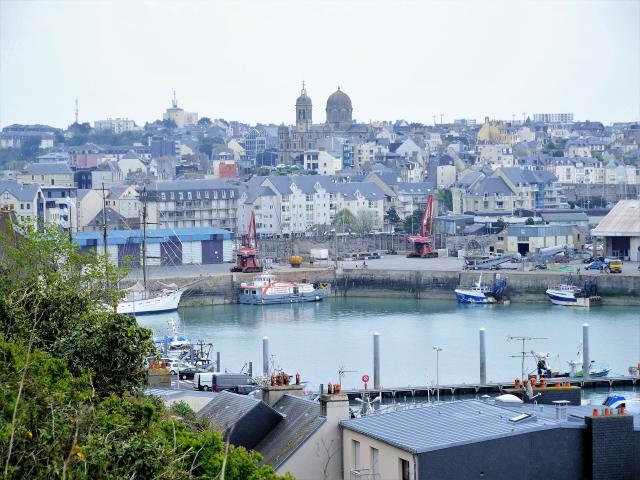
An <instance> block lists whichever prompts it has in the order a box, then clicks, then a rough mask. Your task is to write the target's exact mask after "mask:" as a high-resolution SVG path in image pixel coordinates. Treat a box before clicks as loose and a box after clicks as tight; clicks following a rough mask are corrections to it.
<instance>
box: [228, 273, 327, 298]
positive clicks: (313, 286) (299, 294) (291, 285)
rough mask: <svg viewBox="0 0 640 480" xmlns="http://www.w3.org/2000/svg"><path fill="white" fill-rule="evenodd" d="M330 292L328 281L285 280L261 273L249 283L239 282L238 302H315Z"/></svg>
mask: <svg viewBox="0 0 640 480" xmlns="http://www.w3.org/2000/svg"><path fill="white" fill-rule="evenodd" d="M330 293H331V286H330V285H329V284H328V283H307V282H287V281H282V280H276V279H275V278H274V277H273V275H271V274H269V273H263V274H262V275H258V276H256V277H255V278H254V279H253V281H252V282H250V283H241V284H240V292H239V294H238V303H241V304H245V305H266V304H270V303H299V302H317V301H319V300H322V299H323V298H326V297H328V296H329V294H330Z"/></svg>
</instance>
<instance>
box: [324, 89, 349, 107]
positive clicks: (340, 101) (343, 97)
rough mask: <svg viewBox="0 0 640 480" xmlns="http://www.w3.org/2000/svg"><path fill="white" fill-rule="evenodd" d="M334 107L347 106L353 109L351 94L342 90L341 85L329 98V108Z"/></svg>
mask: <svg viewBox="0 0 640 480" xmlns="http://www.w3.org/2000/svg"><path fill="white" fill-rule="evenodd" d="M332 108H337V109H342V108H346V109H349V110H351V109H352V107H351V99H350V98H349V95H347V94H346V93H344V92H343V91H342V90H340V87H338V90H336V91H335V92H333V93H332V94H331V95H330V96H329V98H328V99H327V110H329V109H332Z"/></svg>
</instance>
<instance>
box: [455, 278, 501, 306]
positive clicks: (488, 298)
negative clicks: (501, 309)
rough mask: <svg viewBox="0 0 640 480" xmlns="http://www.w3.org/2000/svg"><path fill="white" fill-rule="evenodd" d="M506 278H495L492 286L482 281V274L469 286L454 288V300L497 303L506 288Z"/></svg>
mask: <svg viewBox="0 0 640 480" xmlns="http://www.w3.org/2000/svg"><path fill="white" fill-rule="evenodd" d="M506 285H507V281H506V279H502V280H496V281H495V282H494V284H493V285H492V286H489V285H484V284H483V283H482V274H480V279H479V280H478V282H477V283H475V284H474V285H472V286H471V287H466V288H464V287H460V288H456V289H455V290H454V292H455V293H456V300H458V302H459V303H497V302H498V301H499V300H500V299H501V297H502V294H503V293H504V290H505V288H506Z"/></svg>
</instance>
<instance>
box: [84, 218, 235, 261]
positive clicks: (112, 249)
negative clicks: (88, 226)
mask: <svg viewBox="0 0 640 480" xmlns="http://www.w3.org/2000/svg"><path fill="white" fill-rule="evenodd" d="M74 241H75V243H76V244H77V245H78V246H79V247H80V249H81V250H82V251H85V252H98V253H103V252H104V250H103V249H104V240H103V233H102V232H99V231H96V232H79V233H77V234H75V235H74ZM141 249H142V230H110V231H108V232H107V253H108V255H109V261H110V262H111V263H113V264H114V265H116V264H117V265H118V266H121V267H138V266H139V265H140V259H141V255H142V252H141ZM146 257H147V265H149V266H165V265H202V264H213V263H223V262H230V261H232V259H233V233H232V232H230V231H228V230H223V229H221V228H216V227H201V228H177V229H166V228H165V229H157V230H147V254H146Z"/></svg>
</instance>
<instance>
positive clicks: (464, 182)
mask: <svg viewBox="0 0 640 480" xmlns="http://www.w3.org/2000/svg"><path fill="white" fill-rule="evenodd" d="M481 176H482V173H481V172H478V171H477V170H471V171H469V172H467V173H466V174H465V175H464V177H462V178H461V179H460V180H458V182H457V183H458V184H459V185H460V186H463V187H466V186H469V185H471V184H472V183H473V182H475V181H476V180H478V179H479V178H480V177H481Z"/></svg>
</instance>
